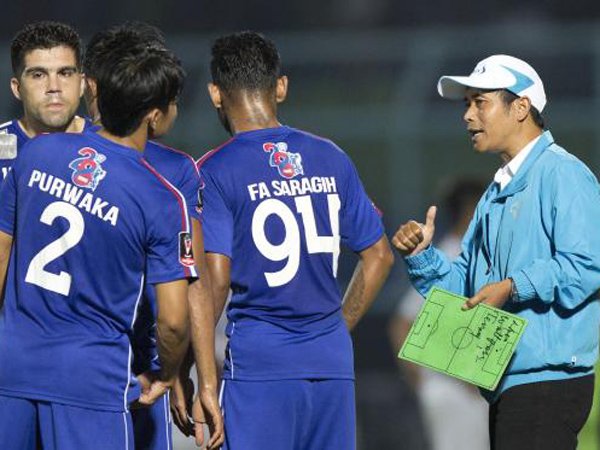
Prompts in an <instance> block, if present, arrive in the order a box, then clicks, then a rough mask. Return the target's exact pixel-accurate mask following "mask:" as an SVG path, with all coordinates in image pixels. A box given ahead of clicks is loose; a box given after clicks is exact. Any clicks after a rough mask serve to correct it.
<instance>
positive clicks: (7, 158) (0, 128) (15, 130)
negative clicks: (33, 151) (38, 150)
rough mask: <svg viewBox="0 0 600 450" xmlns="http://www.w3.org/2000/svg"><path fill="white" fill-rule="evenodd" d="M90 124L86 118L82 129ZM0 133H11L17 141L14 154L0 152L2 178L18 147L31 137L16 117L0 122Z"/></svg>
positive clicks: (85, 128)
mask: <svg viewBox="0 0 600 450" xmlns="http://www.w3.org/2000/svg"><path fill="white" fill-rule="evenodd" d="M92 125H93V124H92V121H91V120H90V119H88V118H86V119H85V122H84V130H87V129H89V128H90V127H92ZM0 134H9V135H13V136H15V138H16V141H17V148H16V150H17V151H16V152H15V153H14V154H13V153H12V152H10V153H11V154H8V153H6V152H0V174H1V175H2V178H6V174H7V173H8V171H9V170H10V168H11V166H12V164H13V162H14V161H15V158H16V157H17V153H18V151H19V149H20V148H21V147H23V146H24V145H25V144H26V143H27V142H28V141H29V140H30V139H31V138H30V137H29V136H27V135H26V134H25V131H23V128H21V125H20V124H19V121H18V120H17V119H13V120H11V121H9V122H6V123H3V124H1V125H0Z"/></svg>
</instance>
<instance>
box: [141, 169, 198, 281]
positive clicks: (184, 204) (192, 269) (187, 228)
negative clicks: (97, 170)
mask: <svg viewBox="0 0 600 450" xmlns="http://www.w3.org/2000/svg"><path fill="white" fill-rule="evenodd" d="M142 161H143V162H144V163H145V164H146V166H147V167H148V168H149V169H150V171H151V172H152V173H153V174H154V175H155V176H156V177H157V178H158V179H159V180H160V181H161V182H163V184H166V185H167V187H169V188H171V189H172V191H171V192H172V193H173V195H175V196H176V197H177V195H178V196H179V198H180V200H181V204H180V206H181V209H183V214H184V218H185V230H183V231H184V232H186V233H190V234H191V233H192V230H191V229H190V227H191V226H192V223H191V221H190V216H189V215H188V206H187V202H186V201H185V196H184V195H183V194H182V193H181V191H180V190H179V189H177V188H176V187H175V186H173V184H172V183H171V182H170V181H169V180H167V179H166V178H165V177H163V176H162V175H161V174H160V172H159V171H158V170H156V169H155V168H154V166H153V165H152V164H150V163H149V162H148V161H146V160H145V159H142ZM186 267H187V268H188V269H189V270H190V276H192V277H196V278H197V277H198V272H197V271H196V265H195V264H194V265H193V266H186Z"/></svg>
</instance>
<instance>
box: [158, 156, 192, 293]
mask: <svg viewBox="0 0 600 450" xmlns="http://www.w3.org/2000/svg"><path fill="white" fill-rule="evenodd" d="M148 166H149V165H148ZM155 174H156V175H157V177H158V178H159V180H160V182H161V183H162V185H163V186H160V185H157V191H158V192H156V195H153V196H152V197H151V198H152V199H153V202H152V204H151V205H150V208H151V211H152V214H151V215H150V217H151V219H150V223H149V230H148V242H147V267H146V281H147V282H148V283H151V284H156V283H166V282H169V281H175V280H178V279H182V278H197V276H198V275H197V272H196V267H195V263H194V255H193V252H192V233H191V224H190V218H189V214H188V208H187V204H186V201H185V198H184V197H183V195H182V194H181V192H179V191H178V190H177V189H176V188H175V187H173V186H172V185H171V184H170V183H169V182H168V181H167V180H166V179H164V178H162V177H161V176H160V175H158V174H157V173H156V172H155ZM161 188H162V189H161Z"/></svg>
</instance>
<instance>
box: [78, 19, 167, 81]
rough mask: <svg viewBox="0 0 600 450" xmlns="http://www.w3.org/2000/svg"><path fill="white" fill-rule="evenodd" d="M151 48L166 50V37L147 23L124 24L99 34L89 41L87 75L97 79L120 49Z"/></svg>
mask: <svg viewBox="0 0 600 450" xmlns="http://www.w3.org/2000/svg"><path fill="white" fill-rule="evenodd" d="M138 46H149V47H156V48H166V42H165V36H164V35H163V33H162V31H160V30H159V29H158V28H157V27H155V26H153V25H150V24H148V23H145V22H138V21H135V22H124V23H122V24H120V25H115V26H112V27H110V28H107V29H106V30H102V31H99V32H97V33H96V34H94V35H93V36H92V38H91V39H90V40H89V42H88V44H87V46H86V49H85V55H84V58H83V71H84V72H85V75H86V76H87V77H90V78H94V79H96V78H97V76H98V72H99V71H100V70H101V69H102V67H103V66H104V65H105V63H106V62H107V55H110V53H111V52H113V51H114V50H115V49H116V48H118V47H123V48H127V47H130V48H132V47H138Z"/></svg>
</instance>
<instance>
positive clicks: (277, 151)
mask: <svg viewBox="0 0 600 450" xmlns="http://www.w3.org/2000/svg"><path fill="white" fill-rule="evenodd" d="M263 150H264V151H265V152H267V153H270V156H269V165H270V166H271V167H277V171H278V172H279V175H281V176H282V177H283V178H288V179H290V178H294V177H295V176H296V175H304V169H303V168H302V156H301V155H300V153H292V152H288V146H287V144H286V143H285V142H277V143H273V142H265V143H264V144H263Z"/></svg>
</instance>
